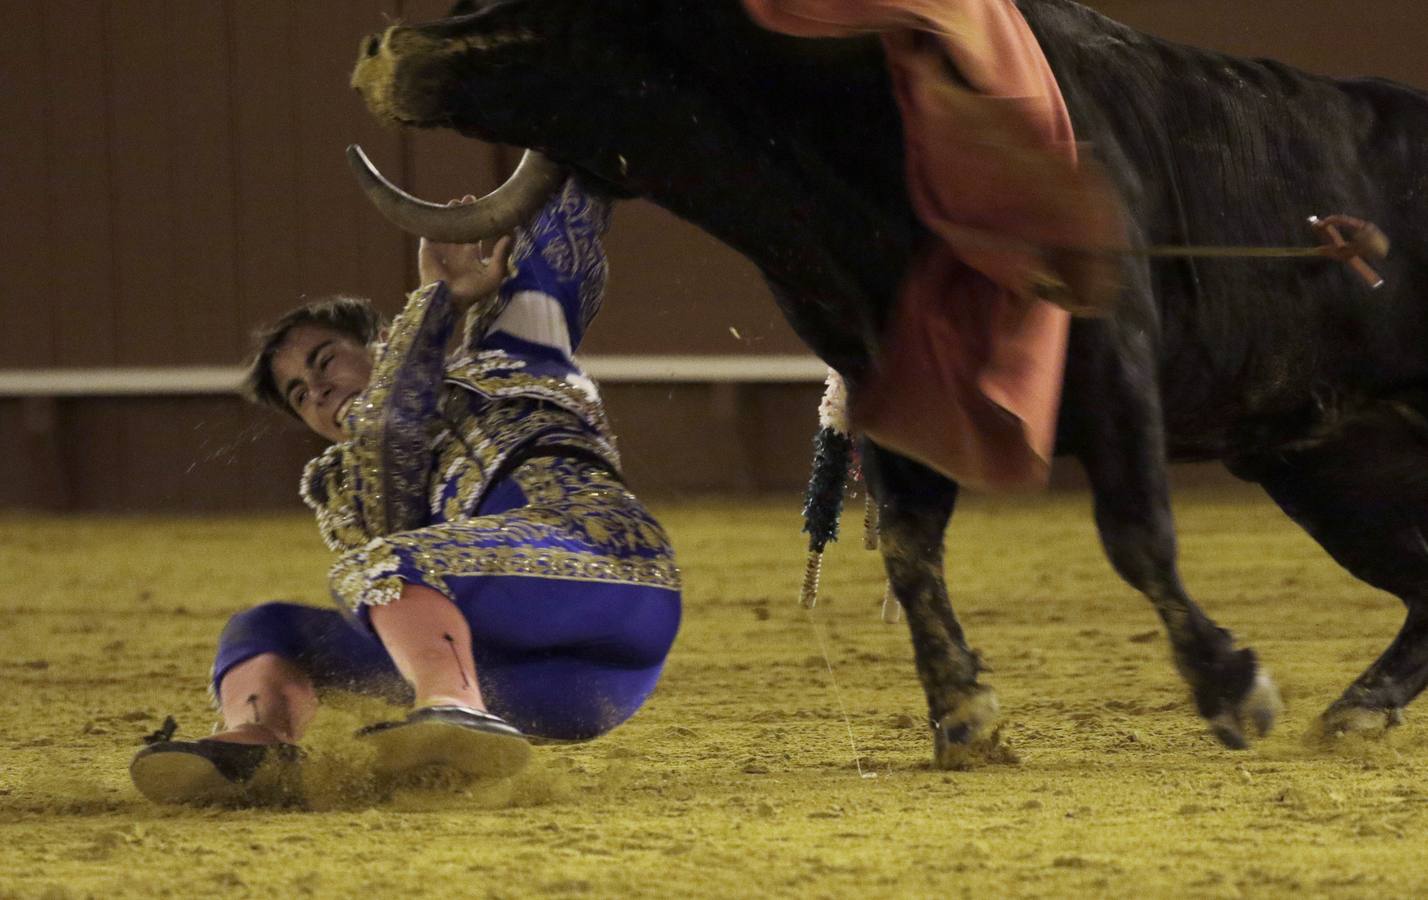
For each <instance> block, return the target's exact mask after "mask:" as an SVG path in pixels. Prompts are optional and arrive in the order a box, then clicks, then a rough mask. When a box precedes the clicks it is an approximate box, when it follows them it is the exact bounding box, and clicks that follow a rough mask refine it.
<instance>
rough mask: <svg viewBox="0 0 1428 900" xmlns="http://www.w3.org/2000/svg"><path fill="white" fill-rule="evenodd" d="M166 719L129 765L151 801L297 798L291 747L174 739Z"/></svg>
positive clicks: (136, 784) (295, 764)
mask: <svg viewBox="0 0 1428 900" xmlns="http://www.w3.org/2000/svg"><path fill="white" fill-rule="evenodd" d="M172 723H173V719H172V717H170V718H169V719H168V720H166V721H165V722H164V727H163V728H162V729H160V730H159V731H157V732H155V733H154V734H152V735H150V736H149V740H148V746H146V747H144V748H143V749H142V750H140V751H139V752H138V753H136V754H134V758H133V760H132V761H130V763H129V777H130V779H132V780H133V782H134V787H136V788H138V789H139V793H141V794H143V795H144V796H145V797H147V798H149V799H150V800H152V801H153V802H155V803H193V804H206V803H263V804H269V803H279V802H283V801H284V800H287V799H291V797H292V796H294V795H295V791H294V788H295V787H296V785H297V774H298V759H299V757H300V756H301V752H300V751H299V750H298V748H297V747H296V746H294V745H292V744H235V743H233V742H231V741H206V740H197V741H175V740H172V736H173V732H174V730H175V726H174V725H173V724H172Z"/></svg>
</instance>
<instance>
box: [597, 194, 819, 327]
mask: <svg viewBox="0 0 1428 900" xmlns="http://www.w3.org/2000/svg"><path fill="white" fill-rule="evenodd" d="M605 245H606V248H607V251H608V252H609V255H610V284H609V289H608V297H607V299H606V303H605V306H604V308H603V310H602V311H601V313H600V319H599V321H598V323H597V324H596V325H595V326H594V327H592V328H591V330H590V337H589V340H588V341H587V342H586V344H585V346H584V348H583V349H584V350H585V352H587V353H718V354H724V353H731V354H737V353H803V352H807V350H806V349H805V348H804V346H803V344H802V342H800V341H799V340H798V338H797V337H795V336H794V334H793V331H792V329H790V328H789V327H788V324H787V323H786V322H785V321H784V319H783V315H782V314H781V313H780V312H779V311H778V307H777V306H775V305H774V302H773V297H772V295H770V293H769V290H768V288H767V286H765V284H764V282H763V277H762V276H761V275H760V274H759V272H758V270H757V269H755V268H754V266H753V264H752V263H750V262H749V261H748V260H746V259H744V258H743V257H742V256H739V255H738V254H737V253H735V252H734V251H733V250H730V249H729V248H728V247H726V246H724V245H723V244H721V243H719V242H718V241H716V240H714V239H713V238H712V237H710V236H709V235H707V234H705V233H704V232H702V231H700V230H699V229H697V228H695V227H694V226H693V225H690V224H689V223H687V222H684V221H682V220H680V219H678V218H676V217H675V216H673V215H672V214H670V213H668V212H665V211H664V210H662V209H659V208H658V207H656V206H654V205H652V204H649V203H645V202H643V201H637V202H630V203H621V204H619V205H618V206H617V207H616V211H615V217H614V221H613V223H612V225H611V229H610V233H609V235H608V236H607V238H606V241H605Z"/></svg>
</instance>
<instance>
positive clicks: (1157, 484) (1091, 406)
mask: <svg viewBox="0 0 1428 900" xmlns="http://www.w3.org/2000/svg"><path fill="white" fill-rule="evenodd" d="M1085 327H1090V328H1101V329H1103V330H1102V331H1101V332H1100V334H1099V335H1095V336H1092V337H1093V338H1094V337H1099V338H1101V340H1095V339H1090V340H1083V341H1081V342H1080V343H1079V345H1078V350H1079V351H1081V354H1080V356H1079V357H1077V358H1074V359H1073V360H1071V361H1070V362H1068V366H1067V390H1068V395H1069V396H1068V403H1070V404H1071V405H1070V407H1069V409H1070V410H1073V411H1068V412H1063V422H1062V424H1063V429H1064V431H1065V433H1066V435H1067V437H1069V438H1070V439H1071V444H1072V446H1073V447H1074V448H1075V449H1076V451H1077V455H1078V456H1079V457H1080V459H1081V461H1082V463H1083V465H1084V466H1085V467H1086V473H1087V475H1088V477H1089V478H1090V482H1091V489H1092V494H1093V498H1094V504H1095V516H1096V526H1097V528H1098V529H1099V530H1100V534H1101V542H1102V544H1103V545H1104V547H1105V550H1106V555H1107V556H1108V557H1109V558H1110V562H1111V565H1112V566H1113V567H1114V568H1115V570H1116V572H1117V573H1119V574H1120V576H1121V577H1122V578H1124V579H1125V580H1126V582H1127V583H1129V584H1130V585H1131V587H1134V588H1135V589H1136V590H1138V591H1140V592H1141V593H1143V594H1144V595H1145V596H1146V597H1147V598H1149V600H1150V602H1151V603H1152V604H1153V605H1154V607H1155V611H1156V613H1157V614H1158V615H1159V616H1160V619H1161V621H1162V622H1163V623H1164V625H1165V629H1166V633H1167V635H1168V636H1169V640H1170V646H1171V649H1172V652H1173V654H1174V659H1175V665H1176V668H1177V669H1179V671H1180V674H1181V675H1182V676H1183V677H1184V679H1185V681H1186V682H1187V683H1188V684H1189V687H1190V691H1191V695H1192V696H1193V698H1194V701H1195V706H1196V709H1197V710H1198V711H1199V713H1200V715H1201V716H1202V717H1203V718H1204V719H1205V720H1206V721H1207V722H1208V723H1209V724H1210V729H1211V731H1212V732H1213V733H1214V735H1215V737H1217V738H1218V739H1219V740H1220V742H1221V743H1223V744H1224V745H1225V746H1227V747H1231V748H1235V749H1242V748H1244V747H1246V746H1247V745H1248V743H1249V740H1250V738H1251V737H1254V736H1262V735H1264V734H1266V733H1267V732H1268V731H1269V730H1270V728H1271V727H1273V725H1274V720H1275V718H1276V717H1277V716H1278V714H1279V711H1280V709H1281V706H1282V704H1281V702H1280V699H1279V692H1278V690H1277V689H1276V688H1275V686H1274V683H1273V682H1272V681H1271V680H1270V679H1269V677H1268V676H1267V675H1266V674H1265V673H1264V672H1262V671H1261V669H1260V666H1259V664H1258V662H1257V660H1256V658H1255V654H1254V651H1252V650H1250V649H1248V648H1242V649H1237V648H1236V647H1235V644H1234V640H1233V638H1232V637H1231V636H1230V633H1229V632H1228V631H1226V630H1225V629H1223V628H1221V627H1220V626H1218V625H1217V624H1215V622H1214V621H1213V620H1211V619H1210V617H1209V616H1208V615H1206V614H1205V612H1204V610H1202V609H1201V608H1200V607H1199V606H1198V605H1197V604H1196V603H1195V601H1194V600H1192V599H1191V598H1190V595H1189V594H1188V593H1186V591H1185V587H1184V585H1182V584H1181V582H1180V574H1179V571H1178V568H1177V562H1176V558H1177V556H1176V539H1175V524H1174V520H1173V518H1172V516H1171V512H1170V491H1169V484H1168V480H1167V473H1166V462H1165V449H1164V437H1163V427H1162V424H1161V413H1160V404H1159V397H1158V391H1157V389H1156V382H1155V376H1154V374H1153V373H1154V371H1155V370H1154V367H1153V366H1152V364H1151V359H1152V355H1151V353H1150V352H1149V348H1148V346H1146V342H1147V340H1148V339H1147V338H1146V337H1145V332H1144V331H1141V330H1138V329H1131V330H1129V331H1128V332H1125V333H1121V334H1113V332H1112V328H1113V327H1114V326H1112V325H1110V324H1109V323H1090V324H1089V325H1087V326H1085Z"/></svg>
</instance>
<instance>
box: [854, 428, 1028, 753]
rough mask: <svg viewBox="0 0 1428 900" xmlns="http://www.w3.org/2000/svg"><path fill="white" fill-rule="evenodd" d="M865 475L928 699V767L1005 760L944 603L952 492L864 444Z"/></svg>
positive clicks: (992, 715)
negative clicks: (930, 756)
mask: <svg viewBox="0 0 1428 900" xmlns="http://www.w3.org/2000/svg"><path fill="white" fill-rule="evenodd" d="M863 471H864V475H865V477H866V478H867V481H868V486H869V488H870V489H871V490H872V492H873V496H874V497H875V498H876V499H877V501H878V516H879V519H878V521H879V538H880V543H879V546H880V548H881V550H882V554H883V562H884V564H885V565H886V567H887V573H888V582H889V584H890V586H891V588H892V591H893V595H894V596H895V597H896V598H897V600H898V602H899V603H901V604H902V608H903V610H904V611H905V613H906V615H907V625H908V630H909V631H911V633H912V649H913V656H914V659H915V661H916V665H917V674H918V678H919V679H921V681H922V689H923V691H924V692H925V693H926V694H927V708H928V716H929V722H930V724H931V726H932V735H933V764H934V765H936V766H937V767H939V768H943V769H960V768H966V767H968V766H970V765H973V764H976V763H978V762H987V761H1006V760H1008V759H1009V758H1010V754H1009V752H1008V751H1007V750H1006V749H1005V748H1004V747H1003V746H1002V745H1001V743H1000V741H999V737H998V732H997V722H998V705H997V695H996V693H995V692H994V691H993V690H992V689H991V688H990V687H987V686H986V685H982V684H978V683H977V675H978V672H979V671H980V669H981V664H980V661H979V660H978V659H977V654H976V653H974V652H973V651H972V649H971V648H970V647H968V646H967V641H966V638H965V636H964V635H963V633H962V626H961V624H959V623H958V621H957V616H956V615H955V614H954V613H953V611H952V604H951V603H950V602H949V601H948V598H947V584H946V581H945V580H944V577H943V570H942V540H943V533H944V532H945V531H946V529H947V521H948V519H949V518H950V517H951V515H952V508H953V507H954V506H955V505H956V502H957V485H956V484H955V483H954V482H951V481H948V480H947V479H946V478H943V477H942V476H940V475H938V474H937V473H935V472H933V471H932V470H930V469H927V468H925V467H923V466H921V465H918V464H917V463H915V462H912V461H911V460H908V459H906V458H904V457H901V456H898V455H896V454H893V453H890V452H888V451H886V450H883V449H881V448H879V447H876V446H875V445H873V444H871V443H869V442H864V454H863Z"/></svg>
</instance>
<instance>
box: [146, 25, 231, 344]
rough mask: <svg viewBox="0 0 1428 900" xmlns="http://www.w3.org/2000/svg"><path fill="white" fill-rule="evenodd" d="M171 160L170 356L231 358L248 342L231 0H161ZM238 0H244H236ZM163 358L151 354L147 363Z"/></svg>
mask: <svg viewBox="0 0 1428 900" xmlns="http://www.w3.org/2000/svg"><path fill="white" fill-rule="evenodd" d="M166 4H167V12H168V19H169V31H168V41H167V46H168V49H167V52H166V53H165V56H166V58H167V59H168V60H170V62H169V71H168V76H169V80H170V84H171V85H173V86H178V89H175V88H174V87H170V89H169V92H168V97H169V104H168V105H169V110H170V117H169V120H168V122H167V123H166V126H167V127H166V129H165V135H166V138H167V141H168V144H169V155H170V159H171V160H172V165H171V167H170V176H169V184H170V189H169V221H170V223H171V224H170V235H171V241H172V243H171V246H170V247H169V248H168V249H169V252H170V254H172V256H173V270H172V281H171V283H170V284H171V289H172V294H171V296H169V297H166V298H164V302H165V306H166V308H165V310H164V311H163V312H164V314H166V315H169V316H172V317H173V318H174V319H175V321H176V322H177V325H178V339H179V345H178V347H177V348H175V351H174V354H173V356H172V361H173V362H183V363H214V362H228V361H232V360H237V359H238V358H239V357H240V355H241V354H242V352H243V351H244V350H245V349H246V346H247V343H246V323H243V322H241V320H240V310H239V307H238V288H237V271H238V257H237V240H236V222H235V215H236V211H235V197H234V193H235V181H234V166H233V160H234V157H235V155H236V153H237V149H236V147H235V146H234V134H233V119H232V113H233V108H232V95H233V85H232V83H231V71H232V63H233V61H232V59H231V56H230V49H231V47H230V41H229V36H230V30H229V14H230V7H231V6H232V5H233V4H232V3H221V2H219V3H215V2H208V3H192V2H188V0H166ZM237 5H238V6H243V5H244V4H243V3H241V2H240V3H238V4H237ZM160 361H163V360H162V358H153V359H149V360H148V362H149V364H151V365H152V364H154V363H155V362H160Z"/></svg>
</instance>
